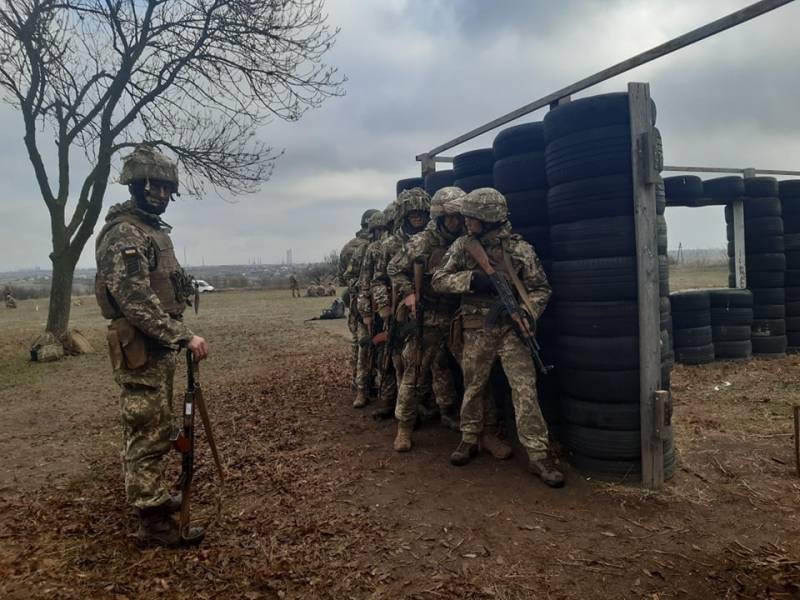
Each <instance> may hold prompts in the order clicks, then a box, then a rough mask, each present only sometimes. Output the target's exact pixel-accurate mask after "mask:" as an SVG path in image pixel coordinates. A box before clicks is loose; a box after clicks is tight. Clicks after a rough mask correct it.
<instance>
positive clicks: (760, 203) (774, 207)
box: [725, 198, 783, 227]
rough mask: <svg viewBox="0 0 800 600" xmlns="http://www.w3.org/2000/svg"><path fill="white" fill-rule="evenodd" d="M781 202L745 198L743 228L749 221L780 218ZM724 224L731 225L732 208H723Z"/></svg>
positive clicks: (768, 199) (774, 199) (727, 206)
mask: <svg viewBox="0 0 800 600" xmlns="http://www.w3.org/2000/svg"><path fill="white" fill-rule="evenodd" d="M782 214H783V211H782V210H781V201H780V200H778V199H777V198H745V201H744V220H745V227H747V221H749V220H750V219H757V218H759V217H780V216H781V215H782ZM725 222H726V223H733V206H731V205H730V204H728V205H726V206H725Z"/></svg>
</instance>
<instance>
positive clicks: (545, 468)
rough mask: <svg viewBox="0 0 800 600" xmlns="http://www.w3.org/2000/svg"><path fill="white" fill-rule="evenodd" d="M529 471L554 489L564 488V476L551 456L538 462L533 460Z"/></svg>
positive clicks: (529, 464) (529, 465)
mask: <svg viewBox="0 0 800 600" xmlns="http://www.w3.org/2000/svg"><path fill="white" fill-rule="evenodd" d="M528 470H529V471H530V472H531V473H533V474H534V475H536V476H538V477H539V478H540V479H541V480H542V481H544V482H545V483H546V484H547V485H549V486H550V487H553V488H560V487H564V474H563V473H562V472H561V469H559V468H558V465H556V463H555V462H553V459H552V458H550V457H549V456H547V457H545V458H540V459H538V460H533V459H531V460H530V462H529V463H528Z"/></svg>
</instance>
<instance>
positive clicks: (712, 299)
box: [708, 288, 753, 308]
mask: <svg viewBox="0 0 800 600" xmlns="http://www.w3.org/2000/svg"><path fill="white" fill-rule="evenodd" d="M708 299H709V304H710V306H711V308H734V307H735V308H741V307H752V306H753V293H752V292H751V291H750V290H740V289H731V288H727V289H726V288H718V289H711V290H708Z"/></svg>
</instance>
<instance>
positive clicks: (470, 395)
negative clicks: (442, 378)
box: [432, 188, 551, 461]
mask: <svg viewBox="0 0 800 600" xmlns="http://www.w3.org/2000/svg"><path fill="white" fill-rule="evenodd" d="M487 189H489V188H481V189H479V190H475V191H473V192H470V195H468V197H467V201H468V200H469V199H470V198H472V197H473V195H475V194H477V196H476V197H477V198H478V199H480V198H481V196H480V194H481V193H485V192H484V190H487ZM490 191H491V192H493V193H494V194H496V195H498V196H500V195H499V193H498V192H496V191H495V190H490ZM500 198H502V196H500ZM467 201H465V206H466V204H467ZM502 204H503V209H504V211H503V217H502V219H499V218H498V219H495V220H497V221H503V222H504V221H505V199H503V200H502ZM464 214H465V215H467V216H470V215H469V214H468V213H467V212H466V208H465V212H464ZM489 220H491V219H489ZM473 239H476V238H474V237H472V236H464V237H461V238H459V239H458V240H456V241H455V242H454V243H453V245H452V246H450V248H449V249H448V251H447V254H446V255H445V257H444V259H443V261H442V264H441V266H440V267H439V269H437V270H436V272H435V273H434V274H433V282H432V285H433V289H434V290H435V291H437V292H439V293H449V294H460V295H461V306H460V308H459V310H458V313H457V318H458V319H459V321H460V324H461V328H462V331H463V351H462V354H461V362H462V364H461V366H462V369H463V371H464V387H465V391H464V399H463V403H462V406H461V431H462V438H463V440H464V442H467V443H469V444H477V443H478V439H479V437H480V435H481V433H482V431H483V428H484V410H483V402H482V401H481V398H482V397H483V395H484V389H485V388H486V386H487V385H488V381H489V373H490V370H491V368H492V363H494V361H495V359H497V358H499V359H500V362H501V365H502V367H503V370H504V372H505V374H506V377H507V378H508V381H509V384H510V386H511V392H512V401H513V404H514V412H515V415H516V422H517V433H518V435H519V439H520V442H521V443H522V445H523V447H524V448H525V449H526V451H527V453H528V456H529V458H530V459H531V461H535V460H540V459H544V458H545V457H546V456H547V448H548V445H547V444H548V436H547V426H546V424H545V421H544V418H543V417H542V413H541V410H540V409H539V403H538V401H537V397H536V371H535V369H534V365H533V360H532V359H531V356H530V354H529V352H528V350H527V348H526V346H525V345H524V344H523V342H522V341H521V340H520V339H519V338H518V337H517V335H516V333H515V331H514V329H513V328H512V326H511V324H510V321H509V318H508V317H507V316H503V317H501V318H500V319H499V321H498V323H497V324H496V325H495V326H494V327H491V328H487V327H486V326H485V322H484V321H485V318H486V315H487V313H488V312H489V309H490V307H491V306H492V305H493V304H494V303H495V302H496V300H497V298H496V296H495V295H494V294H492V293H491V292H486V291H481V292H474V291H471V285H472V281H473V272H482V271H481V269H480V267H479V266H478V264H477V263H476V262H475V260H474V259H473V258H472V256H471V255H470V254H469V253H468V251H467V249H466V244H467V243H468V242H470V240H473ZM478 240H479V242H480V244H481V245H482V246H483V247H484V249H485V250H486V253H487V255H488V256H489V260H490V262H491V263H492V265H493V266H494V267H495V269H496V270H497V271H498V272H503V271H505V264H504V262H505V261H504V259H503V253H504V252H505V254H506V255H507V256H508V258H509V259H510V262H511V265H512V268H513V269H514V270H515V272H516V273H517V274H518V276H519V279H520V280H521V282H522V285H523V286H524V288H525V290H526V291H527V292H528V300H529V302H530V305H531V307H532V309H533V310H534V311H535V312H536V314H534V315H531V316H532V317H533V318H534V319H536V318H538V317H539V315H541V313H542V312H543V311H544V308H545V306H546V305H547V301H548V299H549V298H550V294H551V289H550V286H549V284H548V283H547V278H546V276H545V273H544V270H543V269H542V266H541V264H540V263H539V259H538V257H537V256H536V253H535V252H534V250H533V247H532V246H531V245H530V244H528V243H527V242H526V241H524V240H523V239H522V238H521V237H520V236H518V235H516V234H513V233H512V232H511V225H510V224H509V223H507V222H504V224H502V225H501V226H500V227H499V228H498V229H496V230H494V231H491V232H488V233H485V234H483V235H481V236H480V237H479V238H478Z"/></svg>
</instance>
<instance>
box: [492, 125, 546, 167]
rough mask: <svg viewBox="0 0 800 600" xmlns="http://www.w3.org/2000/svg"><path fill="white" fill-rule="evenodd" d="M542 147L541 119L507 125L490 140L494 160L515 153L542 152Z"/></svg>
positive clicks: (543, 144) (543, 145) (543, 143)
mask: <svg viewBox="0 0 800 600" xmlns="http://www.w3.org/2000/svg"><path fill="white" fill-rule="evenodd" d="M544 147H545V139H544V123H542V122H541V121H534V122H533V123H522V124H521V125H514V126H513V127H507V128H506V129H503V130H502V131H501V132H500V133H498V134H497V135H496V136H495V138H494V142H492V150H493V151H494V159H495V160H496V161H498V160H501V159H503V158H507V157H509V156H515V155H517V154H526V153H528V152H544Z"/></svg>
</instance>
